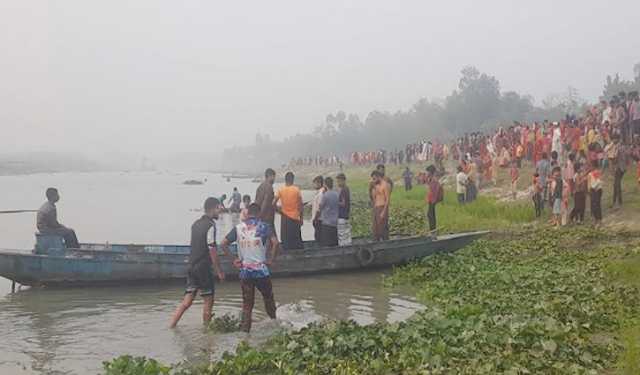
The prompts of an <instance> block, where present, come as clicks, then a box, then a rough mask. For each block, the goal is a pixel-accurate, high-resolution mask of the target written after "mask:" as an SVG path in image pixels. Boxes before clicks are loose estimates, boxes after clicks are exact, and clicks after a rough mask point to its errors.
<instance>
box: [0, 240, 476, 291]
mask: <svg viewBox="0 0 640 375" xmlns="http://www.w3.org/2000/svg"><path fill="white" fill-rule="evenodd" d="M486 233H488V232H469V233H460V234H448V235H442V236H438V237H437V238H431V237H409V236H399V237H394V238H391V239H390V240H389V241H384V242H372V241H368V240H365V239H354V241H353V244H352V245H351V246H344V247H328V248H327V247H325V248H323V247H317V246H316V245H315V244H314V243H313V242H307V243H305V248H304V249H300V250H291V251H281V253H280V254H279V255H278V259H277V260H276V262H275V264H274V265H273V266H272V267H271V271H272V274H273V276H274V277H280V276H299V275H302V276H303V275H309V274H319V273H332V272H344V271H357V270H362V269H371V268H381V267H390V266H395V265H401V264H405V263H407V262H409V261H411V260H414V259H418V258H423V257H426V256H429V255H432V254H435V253H442V252H451V251H455V250H457V249H460V248H462V247H464V246H465V245H467V244H469V243H470V242H472V241H473V240H475V239H477V238H478V237H480V236H483V235H485V234H486ZM190 251H191V249H190V247H189V246H185V245H126V244H95V243H87V244H81V245H80V248H79V249H69V248H66V247H65V246H64V243H63V240H62V238H61V237H58V236H51V235H40V234H38V235H36V246H35V249H34V250H32V251H23V252H19V251H0V276H2V277H5V278H7V279H10V280H13V281H15V282H17V283H19V284H22V285H31V286H40V285H48V286H73V285H78V286H86V285H103V284H123V285H128V284H130V283H134V282H167V281H181V282H183V281H184V280H185V277H186V272H187V264H188V257H189V252H190ZM220 260H221V265H222V268H223V270H224V272H225V273H226V275H227V277H228V278H234V277H237V270H235V269H234V268H233V265H232V261H233V259H230V258H229V257H220Z"/></svg>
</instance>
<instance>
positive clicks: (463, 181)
mask: <svg viewBox="0 0 640 375" xmlns="http://www.w3.org/2000/svg"><path fill="white" fill-rule="evenodd" d="M468 180H469V177H468V176H467V174H466V173H464V170H463V169H462V166H460V165H459V166H458V174H456V193H458V203H460V204H464V202H465V193H466V191H467V182H468Z"/></svg>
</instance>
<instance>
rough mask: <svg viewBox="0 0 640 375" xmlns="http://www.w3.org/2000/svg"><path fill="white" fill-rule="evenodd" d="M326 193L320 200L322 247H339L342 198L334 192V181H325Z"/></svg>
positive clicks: (326, 179)
mask: <svg viewBox="0 0 640 375" xmlns="http://www.w3.org/2000/svg"><path fill="white" fill-rule="evenodd" d="M324 186H325V189H326V191H325V192H324V194H322V199H321V200H320V222H321V223H322V224H321V226H320V245H322V246H338V213H339V208H340V196H339V195H338V192H337V191H335V190H333V179H332V178H331V177H327V178H325V180H324Z"/></svg>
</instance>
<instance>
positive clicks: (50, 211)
mask: <svg viewBox="0 0 640 375" xmlns="http://www.w3.org/2000/svg"><path fill="white" fill-rule="evenodd" d="M46 196H47V201H46V202H45V203H44V204H43V205H42V207H40V209H39V210H38V216H37V219H36V226H37V228H38V231H39V232H40V233H41V234H54V235H59V236H62V238H64V244H65V246H66V247H68V248H71V249H77V248H79V247H80V245H79V244H78V237H76V232H75V231H74V230H73V229H71V228H67V227H65V226H64V225H62V224H60V223H59V222H58V210H57V208H56V203H57V202H58V201H59V200H60V194H59V193H58V189H56V188H48V189H47V192H46Z"/></svg>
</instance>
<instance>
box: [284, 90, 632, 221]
mask: <svg viewBox="0 0 640 375" xmlns="http://www.w3.org/2000/svg"><path fill="white" fill-rule="evenodd" d="M304 160H308V161H310V160H314V161H315V162H314V163H315V164H313V165H317V166H332V165H338V164H339V165H342V160H345V161H347V163H349V164H351V165H357V166H366V165H375V164H406V165H410V164H412V163H425V162H431V163H432V164H433V166H434V167H435V175H436V176H441V175H443V174H444V172H445V162H447V161H450V160H452V161H455V162H456V163H457V164H458V165H457V167H456V169H457V170H456V173H455V185H456V187H455V189H456V194H457V196H458V200H459V202H460V203H467V202H471V201H473V200H475V199H476V197H477V194H478V191H479V190H480V189H482V188H483V187H486V186H495V184H496V177H497V173H498V171H499V170H500V169H504V170H508V173H509V176H510V182H511V187H512V193H513V195H514V197H515V196H516V193H517V187H518V182H519V181H520V179H521V178H522V177H523V176H521V172H520V171H521V169H522V168H523V166H525V165H526V164H527V163H528V164H529V165H531V166H533V167H534V169H535V173H534V175H533V176H531V188H530V190H531V192H532V194H531V195H532V199H533V201H534V209H535V211H536V215H537V216H541V215H542V212H543V210H544V207H545V205H548V206H550V207H551V209H552V215H553V218H554V219H553V222H554V223H556V224H558V225H560V224H562V223H567V222H572V221H573V222H582V221H583V219H584V206H585V205H586V203H585V202H584V201H583V197H585V198H586V197H588V198H589V199H590V203H591V209H592V210H591V212H592V215H593V216H594V220H595V222H596V223H599V222H600V221H601V216H602V215H601V212H602V209H601V203H599V200H600V199H601V198H600V199H599V198H598V197H599V196H600V197H601V196H602V191H601V189H602V188H603V187H602V181H603V173H607V172H610V173H611V174H612V176H613V180H614V183H613V187H612V191H613V202H612V205H621V204H622V193H621V191H622V178H623V176H624V175H625V173H626V172H627V170H628V169H629V168H632V167H633V163H635V165H636V167H635V168H636V174H637V176H636V177H637V179H638V183H640V97H639V95H638V93H637V92H631V93H628V94H627V93H624V92H621V93H619V94H618V95H616V96H615V97H613V98H612V99H611V100H609V101H601V102H600V103H599V104H597V105H594V106H591V107H590V108H588V110H587V111H586V112H585V113H584V114H583V115H582V116H581V117H575V116H567V117H566V118H565V119H563V120H561V121H557V122H550V121H547V120H545V121H542V122H532V123H521V122H514V123H513V125H511V126H509V127H499V128H498V129H497V130H495V131H494V132H491V133H483V132H472V133H467V134H465V135H463V136H460V137H458V138H457V139H455V140H453V141H451V142H449V143H447V142H440V141H438V140H421V141H419V142H415V143H411V144H408V145H406V147H405V148H404V149H401V150H393V151H387V150H377V151H367V152H361V151H353V152H350V153H348V154H347V155H346V156H345V157H344V159H343V158H340V157H337V156H335V155H333V156H331V157H329V158H322V157H315V158H306V159H305V158H301V159H296V160H294V165H295V163H296V162H297V161H303V163H302V164H304ZM327 163H328V164H327ZM558 168H559V171H558ZM427 175H428V173H425V172H420V173H418V174H416V175H414V174H413V173H412V172H411V171H410V169H409V167H407V169H406V170H405V172H404V173H403V180H404V183H405V189H410V188H411V187H412V184H413V182H418V183H420V184H425V183H427V177H428V176H427ZM558 176H559V177H558ZM572 200H573V208H572V209H569V207H570V203H571V201H572ZM558 201H559V203H558Z"/></svg>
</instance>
